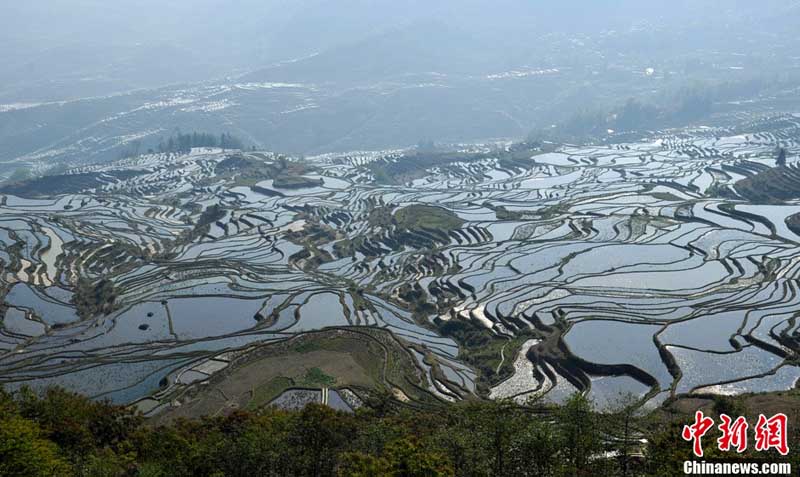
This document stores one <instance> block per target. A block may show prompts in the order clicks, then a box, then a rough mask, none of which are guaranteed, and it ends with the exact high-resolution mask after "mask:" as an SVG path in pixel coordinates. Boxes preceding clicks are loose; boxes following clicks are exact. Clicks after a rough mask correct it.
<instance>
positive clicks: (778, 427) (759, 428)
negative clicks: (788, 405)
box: [756, 414, 789, 455]
mask: <svg viewBox="0 0 800 477" xmlns="http://www.w3.org/2000/svg"><path fill="white" fill-rule="evenodd" d="M769 449H775V450H777V451H778V452H780V453H781V455H786V454H788V453H789V445H788V444H787V438H786V414H775V415H774V416H772V417H771V418H769V419H767V418H766V417H764V415H763V414H759V415H758V424H757V425H756V450H757V451H766V450H769Z"/></svg>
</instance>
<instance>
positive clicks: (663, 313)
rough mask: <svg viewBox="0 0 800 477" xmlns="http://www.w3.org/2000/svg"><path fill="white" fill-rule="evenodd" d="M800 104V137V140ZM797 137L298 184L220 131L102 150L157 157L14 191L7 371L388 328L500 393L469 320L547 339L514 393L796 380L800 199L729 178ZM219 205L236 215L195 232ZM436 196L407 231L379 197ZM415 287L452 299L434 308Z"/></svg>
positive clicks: (454, 374) (748, 387) (105, 370)
mask: <svg viewBox="0 0 800 477" xmlns="http://www.w3.org/2000/svg"><path fill="white" fill-rule="evenodd" d="M797 123H798V121H797V120H795V121H794V122H793V123H792V124H794V126H787V127H789V129H790V130H789V131H788V132H786V131H783V132H782V134H784V135H786V134H790V135H792V134H793V135H794V136H793V137H797V128H798V124H797ZM754 127H755V126H754ZM792 127H793V128H794V129H791V128H792ZM775 134H777V133H775V132H774V131H772V132H762V131H759V130H753V131H751V132H750V133H749V134H745V135H737V136H736V137H737V138H738V137H740V136H741V138H742V139H741V140H731V139H730V138H729V137H726V136H725V135H724V131H715V130H703V131H693V132H684V133H682V134H680V135H664V136H663V137H658V138H654V139H653V140H652V141H646V142H641V143H631V144H619V145H614V146H598V147H564V148H561V149H560V150H559V151H558V152H551V153H546V154H534V153H532V154H531V159H532V160H531V161H529V162H528V163H527V164H528V166H526V167H523V166H519V165H513V166H509V165H508V164H505V163H503V162H502V161H499V160H497V159H493V158H492V157H490V156H487V157H484V158H481V159H480V160H471V161H464V162H455V163H450V164H448V165H447V166H446V167H443V166H437V167H430V168H429V169H428V170H426V171H425V175H424V177H422V178H416V179H413V180H409V181H407V183H406V184H403V185H380V184H378V183H377V182H376V181H375V180H373V177H372V176H371V173H370V168H369V166H370V164H372V163H374V162H375V161H382V162H385V163H391V162H392V161H396V160H398V159H397V156H396V155H388V156H387V155H382V154H379V153H375V154H364V153H361V154H357V155H347V154H341V155H326V156H321V157H317V158H311V159H309V161H310V162H311V163H312V164H313V165H314V166H315V168H316V173H315V175H313V176H311V177H313V178H314V179H315V180H317V179H322V181H323V185H321V186H315V187H311V188H298V189H293V190H291V191H290V192H288V193H284V192H286V191H284V192H281V191H280V189H278V188H274V187H273V186H272V184H271V183H269V184H261V187H252V188H251V187H249V186H247V185H242V184H241V183H237V182H236V180H235V178H234V179H231V178H230V177H225V178H217V177H216V174H215V167H216V165H217V164H218V163H219V162H220V161H222V160H223V159H225V158H226V157H227V154H226V153H224V152H220V151H205V152H195V153H193V154H190V155H186V156H175V155H169V156H167V155H150V156H143V157H140V158H137V159H130V160H125V161H121V162H118V163H115V164H113V165H110V166H102V167H99V166H98V167H96V168H94V169H93V171H95V172H101V173H110V172H113V171H118V170H135V171H138V172H139V173H138V174H136V175H133V176H132V177H129V178H126V179H120V178H119V177H124V176H112V175H110V174H109V176H108V181H107V184H106V185H104V186H102V187H100V188H98V189H93V190H86V191H84V192H83V193H78V194H72V195H66V196H59V197H54V198H52V199H24V198H20V197H14V196H5V197H4V198H3V200H2V203H0V243H1V245H0V260H1V261H2V265H3V267H2V274H0V280H1V281H2V286H3V290H4V294H5V295H4V307H3V313H4V316H3V327H2V333H1V334H0V382H2V383H3V384H4V385H5V386H7V387H10V388H15V387H18V386H21V385H23V384H28V385H31V386H34V387H41V386H46V385H51V384H58V385H62V386H65V387H67V388H70V389H74V390H76V391H80V392H82V393H86V394H88V395H90V396H94V397H107V398H110V399H112V400H114V401H116V402H125V403H127V402H132V401H135V400H138V399H141V398H144V397H146V396H149V395H151V394H153V393H157V392H158V391H159V389H162V388H163V387H164V385H165V381H170V380H173V381H175V382H177V381H178V380H182V381H181V382H182V383H184V384H186V383H189V382H194V381H197V380H204V379H208V377H209V376H210V375H212V374H213V373H214V372H215V371H216V369H215V368H214V367H213V366H212V367H211V368H208V366H205V368H203V369H200V368H198V363H208V360H209V359H211V358H214V357H216V356H219V355H221V354H223V353H225V352H228V351H231V350H243V349H247V348H248V347H249V346H251V345H253V344H256V343H265V342H273V341H278V340H282V339H286V338H287V337H290V336H293V335H296V334H298V333H303V332H306V331H312V330H318V329H322V328H326V327H354V326H355V327H358V326H369V327H381V328H385V329H388V330H390V331H392V332H393V333H394V334H395V335H396V336H397V337H399V338H400V339H402V340H403V341H404V342H405V343H407V344H408V345H409V352H410V353H411V354H413V356H414V358H415V359H416V361H417V363H418V365H419V367H420V369H422V370H424V372H426V373H427V375H428V380H427V385H428V387H429V391H430V392H431V393H432V394H433V395H434V396H436V397H438V398H439V399H442V400H455V399H459V398H463V397H464V396H466V395H468V394H471V393H475V392H477V391H476V388H475V381H476V370H475V369H472V368H471V367H470V366H468V365H466V364H465V363H464V362H463V361H462V359H461V357H460V355H459V348H458V345H457V343H456V342H455V341H454V340H453V339H451V338H448V337H444V336H441V335H440V334H439V333H438V332H437V331H436V330H437V327H436V326H434V323H435V322H437V323H439V324H441V323H442V322H443V321H448V320H469V321H471V322H473V323H475V324H477V325H478V326H481V327H484V328H486V329H487V330H489V331H490V332H491V333H493V334H496V335H498V336H501V337H506V338H508V339H509V340H512V339H514V338H515V337H517V336H521V335H523V334H524V335H525V336H528V335H529V334H532V335H535V336H536V338H535V339H533V338H531V339H527V340H524V342H523V344H522V346H521V350H519V347H518V348H516V349H517V350H519V351H518V352H517V353H516V355H513V354H512V355H508V354H504V355H503V356H502V358H501V359H502V361H504V362H509V363H512V364H513V375H512V376H511V377H510V378H508V379H506V380H505V381H502V382H499V383H494V386H493V387H492V388H491V390H490V391H489V392H488V394H489V395H490V396H491V397H493V398H517V399H520V400H522V399H527V398H530V397H532V396H537V397H543V398H545V399H548V400H552V401H560V400H563V399H564V398H565V397H566V396H568V395H569V394H570V393H572V392H575V391H582V392H586V393H588V394H589V396H591V397H592V398H593V399H595V400H596V401H597V402H598V403H601V404H603V405H605V404H607V403H611V402H612V401H613V400H614V399H615V398H616V397H617V396H618V395H619V394H620V393H630V394H633V395H636V396H639V397H641V398H643V399H645V400H649V401H650V402H651V403H658V402H660V401H661V400H663V399H664V398H665V397H666V396H668V395H670V394H675V393H691V392H717V393H722V394H731V393H741V392H749V391H761V390H765V389H768V390H777V389H786V388H790V387H792V386H794V384H795V381H796V380H797V378H798V377H799V375H800V368H797V367H796V366H795V365H794V364H793V363H794V362H795V361H794V358H795V357H796V353H797V351H798V334H799V333H800V332H798V331H797V326H798V324H799V323H798V321H797V315H798V312H800V304H798V300H797V290H798V282H797V278H798V276H800V248H798V243H800V237H798V235H796V234H795V233H794V232H792V230H791V229H790V228H789V227H788V226H787V225H786V218H787V217H789V216H791V215H793V214H795V213H797V212H800V204H793V203H787V204H783V205H753V204H749V203H745V202H743V201H738V200H732V199H724V198H720V196H719V195H713V194H710V193H708V191H709V190H710V189H716V190H719V189H720V188H722V189H724V188H728V187H730V186H731V185H732V184H733V182H734V181H735V180H737V179H739V178H741V177H743V176H742V174H741V172H742V171H743V170H744V171H745V172H746V169H747V164H753V163H758V164H762V165H764V166H769V167H772V166H774V160H773V159H772V152H773V150H774V143H775ZM260 157H262V156H260ZM264 157H265V156H264ZM262 158H263V157H262ZM726 170H727V171H729V172H730V173H725V171H726ZM734 171H738V172H734ZM259 191H262V192H259ZM264 191H266V192H264ZM198 205H199V206H200V208H199V209H198V207H197V206H198ZM214 205H218V206H220V207H221V208H222V210H224V215H223V216H222V217H221V218H219V219H218V220H214V221H213V223H211V224H209V227H208V228H207V230H206V231H203V233H202V234H199V235H198V234H192V233H191V232H192V230H194V229H195V224H196V223H197V220H198V217H199V212H200V211H201V210H202V209H203V208H207V207H210V206H214ZM412 205H417V206H418V205H428V206H435V207H441V208H444V209H446V210H447V211H450V212H451V213H452V214H453V215H454V216H456V217H457V218H458V219H460V221H459V223H460V225H459V226H458V227H455V228H451V229H446V230H436V229H426V228H421V229H416V230H412V231H402V230H399V229H398V226H397V224H396V223H395V222H392V221H389V222H388V223H387V222H381V221H377V220H375V216H374V214H373V211H374V210H375V209H376V208H381V209H385V210H389V211H390V213H391V214H396V213H397V211H398V210H401V209H402V208H404V207H408V206H412ZM326 237H327V238H326ZM342 250H345V252H343V251H342ZM85 280H88V281H89V282H92V283H96V282H98V281H100V280H109V281H110V282H111V283H113V293H114V303H115V306H114V308H113V310H111V311H109V312H99V313H94V314H91V315H90V316H86V315H84V316H81V315H80V314H79V313H78V310H77V308H76V305H75V303H76V300H75V296H76V294H78V289H79V288H80V287H81V286H85V284H84V285H82V284H81V282H82V281H85ZM407 284H412V285H413V284H418V285H419V287H420V289H422V290H423V293H422V294H420V295H418V298H417V299H418V300H421V301H423V302H427V303H429V304H430V305H433V307H434V308H433V309H435V310H437V311H436V312H429V313H427V315H426V316H423V317H422V319H421V318H420V316H419V312H418V313H417V314H416V315H415V314H414V313H412V309H413V307H412V306H411V303H409V299H408V298H403V297H402V296H400V295H401V294H400V292H399V291H400V290H401V288H402V287H403V286H404V285H407ZM423 351H424V353H423ZM509 354H511V353H509ZM431 360H434V362H435V363H432V362H431ZM219 362H224V360H222V361H219ZM221 366H222V367H224V365H221ZM336 396H338V395H336ZM336 396H334V397H336ZM281 399H287V400H297V399H300V398H299V397H296V396H293V395H291V393H290V394H287V395H286V396H284V397H282V398H281ZM303 399H306V396H305V395H304V396H303ZM308 399H318V397H314V396H312V397H310V398H308Z"/></svg>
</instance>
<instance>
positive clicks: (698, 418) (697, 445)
mask: <svg viewBox="0 0 800 477" xmlns="http://www.w3.org/2000/svg"><path fill="white" fill-rule="evenodd" d="M713 426H714V420H713V419H711V418H710V417H704V416H703V412H702V411H697V412H696V413H695V415H694V424H692V425H691V426H683V433H681V437H683V440H685V441H694V449H693V451H694V455H696V456H697V457H703V445H702V443H701V439H702V438H703V436H704V435H705V434H706V432H708V430H709V429H711V428H712V427H713Z"/></svg>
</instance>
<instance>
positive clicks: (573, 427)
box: [557, 393, 602, 475]
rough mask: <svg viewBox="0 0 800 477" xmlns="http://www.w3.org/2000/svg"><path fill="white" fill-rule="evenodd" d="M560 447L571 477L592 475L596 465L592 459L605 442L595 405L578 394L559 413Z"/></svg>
mask: <svg viewBox="0 0 800 477" xmlns="http://www.w3.org/2000/svg"><path fill="white" fill-rule="evenodd" d="M557 421H558V431H559V440H560V444H561V445H560V447H561V449H563V458H564V465H566V467H567V469H568V473H569V474H570V475H579V474H585V475H591V474H593V472H592V466H593V464H595V463H596V462H597V461H596V460H593V459H592V456H593V455H595V454H598V453H600V452H601V451H602V441H601V439H600V430H599V426H598V421H597V415H596V414H595V412H594V409H593V406H592V403H591V402H590V401H589V400H588V399H587V398H586V396H584V395H582V394H580V393H575V394H574V395H573V396H572V397H570V398H569V400H568V401H567V402H566V403H564V406H563V407H561V409H559V410H558V413H557Z"/></svg>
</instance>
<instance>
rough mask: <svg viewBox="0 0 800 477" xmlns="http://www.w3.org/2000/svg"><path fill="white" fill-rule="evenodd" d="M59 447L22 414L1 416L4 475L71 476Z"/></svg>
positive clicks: (0, 469) (0, 456)
mask: <svg viewBox="0 0 800 477" xmlns="http://www.w3.org/2000/svg"><path fill="white" fill-rule="evenodd" d="M71 474H72V471H71V469H70V467H69V465H68V464H67V463H66V462H65V461H63V460H62V459H61V458H60V457H59V456H58V447H57V446H56V445H55V444H54V443H53V442H51V441H48V440H47V439H45V438H44V436H43V433H42V430H41V429H40V428H39V425H38V424H36V423H35V422H33V421H30V420H28V419H25V418H23V417H21V416H16V415H12V416H7V417H4V418H2V419H0V475H8V476H12V475H25V476H31V477H37V476H42V477H50V476H53V475H71Z"/></svg>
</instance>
